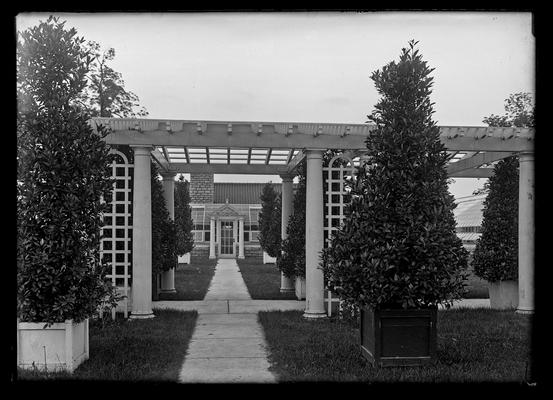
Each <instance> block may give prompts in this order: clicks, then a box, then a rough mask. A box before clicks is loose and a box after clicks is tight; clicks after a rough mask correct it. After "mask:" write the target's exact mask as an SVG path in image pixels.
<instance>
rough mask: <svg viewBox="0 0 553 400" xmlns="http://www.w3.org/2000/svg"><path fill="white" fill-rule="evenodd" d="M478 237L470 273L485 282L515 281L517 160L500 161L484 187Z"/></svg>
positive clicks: (516, 274)
mask: <svg viewBox="0 0 553 400" xmlns="http://www.w3.org/2000/svg"><path fill="white" fill-rule="evenodd" d="M485 188H486V189H487V191H488V195H487V196H486V199H485V200H484V209H483V211H482V216H483V220H482V235H481V236H480V238H478V240H477V241H476V247H475V248H474V253H473V260H472V266H473V268H474V273H475V274H476V275H477V276H478V277H480V278H482V279H485V280H487V281H489V282H496V281H504V280H517V279H518V160H517V158H516V157H509V158H506V159H503V160H500V161H499V162H498V163H497V164H496V166H495V167H494V175H492V176H491V177H490V178H489V180H488V182H487V183H486V185H485Z"/></svg>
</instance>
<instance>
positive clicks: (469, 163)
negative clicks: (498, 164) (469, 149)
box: [447, 151, 513, 175]
mask: <svg viewBox="0 0 553 400" xmlns="http://www.w3.org/2000/svg"><path fill="white" fill-rule="evenodd" d="M512 154H513V153H508V152H498V151H490V152H486V153H478V154H475V155H473V156H472V157H468V158H463V159H461V160H459V161H457V162H455V163H452V164H450V165H448V167H447V173H448V174H449V175H452V174H455V173H457V172H460V171H465V170H470V169H473V168H476V167H479V166H481V165H483V164H488V163H491V162H494V161H497V160H501V159H503V158H506V157H509V156H510V155H512Z"/></svg>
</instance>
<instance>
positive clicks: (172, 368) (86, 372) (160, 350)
mask: <svg viewBox="0 0 553 400" xmlns="http://www.w3.org/2000/svg"><path fill="white" fill-rule="evenodd" d="M154 314H155V318H151V319H142V320H140V319H138V320H125V319H124V318H123V317H122V316H118V318H117V319H116V320H115V321H112V320H111V319H107V320H105V324H104V326H102V323H101V322H100V321H96V320H95V321H91V323H90V330H89V334H90V358H89V359H88V360H87V361H85V362H84V363H83V364H81V365H80V366H79V367H78V368H77V369H76V370H75V372H74V373H73V374H69V373H67V372H58V373H52V372H50V373H44V372H40V371H34V370H21V369H19V370H18V374H17V375H18V377H17V378H18V380H71V381H75V380H99V381H127V382H138V381H169V382H176V381H177V380H178V375H179V372H180V369H181V367H182V364H183V362H184V357H185V354H186V350H187V348H188V343H189V341H190V338H191V337H192V332H193V330H194V326H195V324H196V318H197V312H196V311H176V310H154Z"/></svg>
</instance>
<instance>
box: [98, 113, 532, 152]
mask: <svg viewBox="0 0 553 400" xmlns="http://www.w3.org/2000/svg"><path fill="white" fill-rule="evenodd" d="M162 121H163V122H165V121H166V120H149V119H124V118H92V119H91V120H90V121H89V122H90V124H91V127H92V128H93V129H95V124H99V125H100V124H102V125H109V126H110V127H111V133H109V134H108V135H107V136H106V137H105V139H104V140H105V141H106V142H107V143H108V144H135V145H137V144H138V145H140V144H145V145H154V146H184V145H186V146H192V147H206V146H207V147H234V148H235V147H238V148H273V149H293V148H295V149H343V150H359V149H364V148H365V138H366V137H367V136H368V135H370V132H371V131H372V130H373V129H374V126H372V125H368V124H317V123H281V122H233V121H170V126H171V132H168V131H167V130H166V129H160V128H159V126H160V122H162ZM229 123H231V124H232V135H229V134H228V124H229ZM259 125H262V126H263V133H262V134H260V135H258V132H257V126H259ZM290 125H293V126H294V129H293V133H292V134H288V129H289V127H290ZM197 126H201V127H202V128H201V129H202V134H201V135H199V134H198V131H197ZM348 128H349V130H348ZM137 129H139V130H140V131H137ZM346 131H347V132H348V134H347V135H343V133H344V132H346ZM533 138H534V129H531V128H490V127H463V126H442V127H440V139H441V141H442V143H443V144H444V145H445V147H446V148H447V150H450V151H486V152H491V151H495V152H528V151H533V147H534V141H533Z"/></svg>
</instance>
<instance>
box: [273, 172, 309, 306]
mask: <svg viewBox="0 0 553 400" xmlns="http://www.w3.org/2000/svg"><path fill="white" fill-rule="evenodd" d="M298 171H299V174H298V178H299V181H298V185H297V187H296V190H295V193H294V204H293V212H292V215H291V216H290V219H289V220H288V225H287V226H286V232H287V234H288V237H287V238H286V239H285V240H283V241H282V253H281V254H280V256H279V257H278V258H277V268H278V269H280V270H281V271H282V273H283V274H284V276H286V277H288V278H294V285H295V293H296V297H297V298H298V300H303V299H305V190H306V186H305V184H306V180H305V173H306V164H305V162H302V163H301V164H300V166H299V167H298Z"/></svg>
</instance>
